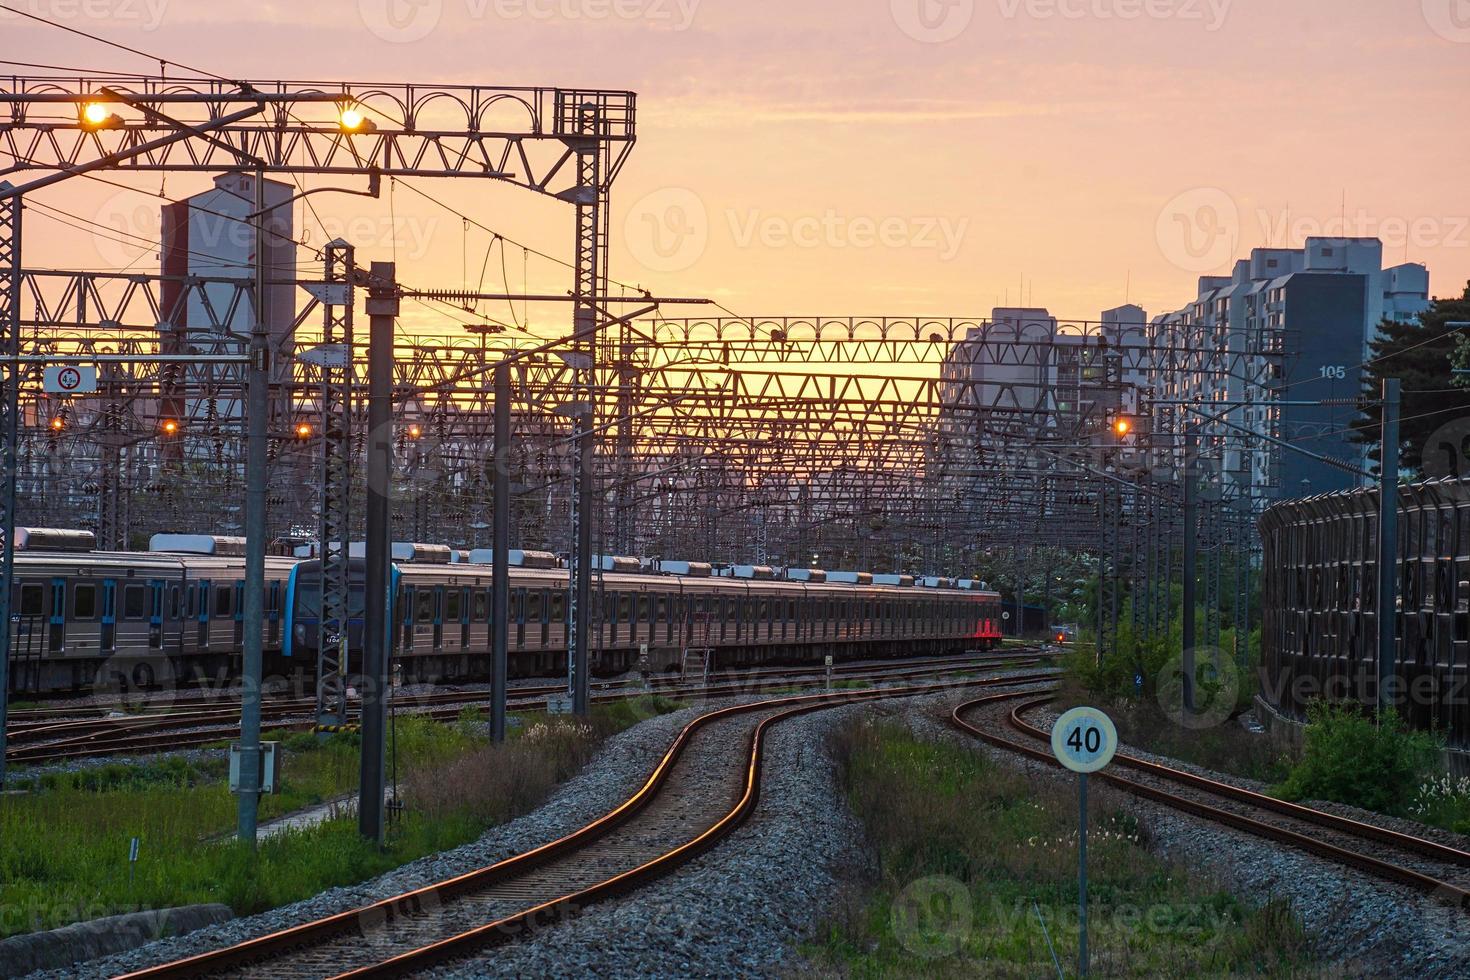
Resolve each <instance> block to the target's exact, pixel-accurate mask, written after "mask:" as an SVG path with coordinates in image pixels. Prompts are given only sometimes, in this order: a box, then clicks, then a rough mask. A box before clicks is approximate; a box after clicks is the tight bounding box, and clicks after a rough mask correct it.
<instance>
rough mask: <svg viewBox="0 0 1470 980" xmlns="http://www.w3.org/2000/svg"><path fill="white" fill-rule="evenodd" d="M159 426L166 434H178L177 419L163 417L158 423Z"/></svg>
mask: <svg viewBox="0 0 1470 980" xmlns="http://www.w3.org/2000/svg"><path fill="white" fill-rule="evenodd" d="M159 428H160V429H162V430H163V434H164V435H166V436H176V435H178V434H179V423H178V420H177V419H164V420H163V422H162V424H160V425H159Z"/></svg>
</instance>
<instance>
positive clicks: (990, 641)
mask: <svg viewBox="0 0 1470 980" xmlns="http://www.w3.org/2000/svg"><path fill="white" fill-rule="evenodd" d="M15 541H16V554H15V578H14V586H13V592H12V600H11V601H12V606H11V608H12V617H11V624H10V629H11V631H12V641H13V643H12V648H11V649H12V662H11V667H12V669H11V677H12V681H11V683H12V686H13V690H15V691H18V692H36V693H42V692H48V691H65V690H79V689H83V688H87V687H90V686H93V685H94V684H95V683H97V682H98V679H99V678H101V679H102V680H103V681H104V682H105V683H106V684H107V685H108V686H116V685H123V686H127V685H135V686H151V685H154V684H159V683H171V682H172V681H173V680H174V679H181V680H182V679H189V678H212V679H214V680H215V682H216V683H218V681H219V680H220V679H221V678H224V677H229V676H234V675H235V674H237V673H238V670H239V657H240V645H241V640H242V637H243V632H244V628H245V623H244V621H243V616H242V610H241V606H242V598H243V592H244V547H243V542H242V541H241V540H240V539H234V538H217V537H212V536H207V535H158V536H155V539H154V541H153V542H152V546H153V548H154V549H155V550H153V551H150V552H142V553H134V552H99V551H94V550H91V535H89V534H87V533H86V532H74V531H58V530H49V529H31V530H27V529H18V530H17V533H16V537H15ZM488 557H489V556H488V552H481V551H475V552H453V551H451V550H450V549H448V548H444V547H441V546H425V545H404V544H399V545H395V546H394V563H393V570H392V592H393V596H394V601H393V620H392V624H393V625H392V636H393V652H394V657H395V658H396V662H397V663H398V664H399V665H400V667H401V669H402V670H403V673H404V676H405V677H406V678H407V679H461V678H473V677H479V676H483V675H484V674H485V673H486V672H487V658H488V655H489V651H490V586H491V568H490V566H489V564H488ZM481 559H483V561H481ZM598 564H599V565H600V566H601V567H600V569H599V570H598V571H596V572H594V588H593V602H592V610H591V613H590V616H591V618H590V623H591V633H590V636H589V646H590V648H591V649H592V650H593V663H594V667H595V669H596V670H597V671H598V672H600V673H613V672H618V671H622V670H625V669H628V668H630V667H633V666H643V667H644V668H645V669H650V670H659V669H666V668H670V667H674V666H677V665H678V664H679V662H680V658H681V657H682V655H683V653H684V651H685V650H687V649H699V650H708V651H710V652H711V656H712V657H713V659H714V661H715V662H716V663H717V664H719V665H720V666H737V665H744V664H755V663H793V662H802V661H808V662H820V661H821V659H822V658H823V657H824V656H826V655H829V654H830V655H832V656H833V657H834V658H837V659H842V658H853V657H858V656H863V657H877V656H890V655H899V654H902V655H916V654H919V655H922V654H929V653H933V654H939V653H946V652H956V651H961V650H966V649H989V648H991V647H993V646H995V645H997V644H998V643H999V642H1000V597H999V596H998V595H997V594H995V593H993V592H989V591H986V590H984V589H981V588H979V586H980V585H981V583H978V582H972V581H965V580H960V581H951V580H949V579H941V578H926V579H921V580H919V581H917V582H916V581H915V580H914V579H913V578H912V577H910V576H907V575H903V576H899V575H887V576H885V575H877V576H874V575H869V574H868V573H866V572H863V573H853V572H848V573H839V572H833V573H831V576H830V577H828V576H825V575H824V574H823V573H822V572H820V571H817V570H814V569H793V570H791V576H790V577H777V573H776V572H775V571H774V570H772V569H767V568H759V567H751V566H737V567H736V568H733V569H724V570H721V573H719V574H716V573H715V571H714V570H713V569H712V568H711V567H710V566H709V565H708V564H703V563H699V562H664V563H662V566H661V567H655V568H652V569H649V570H642V569H641V566H640V565H639V563H638V561H637V560H636V559H632V560H630V559H613V558H603V559H599V561H598ZM349 567H350V579H351V588H350V597H349V637H350V642H351V646H352V648H353V650H354V651H357V650H360V648H361V635H362V625H361V615H362V608H363V603H364V597H363V578H364V568H365V566H364V564H363V562H362V560H361V558H359V557H356V556H354V557H352V558H351V560H350V561H349ZM566 575H567V573H566V571H565V570H564V569H560V568H558V567H557V562H556V559H555V557H554V556H551V555H549V554H544V553H536V552H515V553H513V554H512V567H511V568H510V583H509V585H510V623H509V640H510V670H511V673H512V675H513V676H515V675H521V676H525V675H537V674H548V673H554V672H557V671H560V670H563V669H564V668H565V664H566V619H567V616H566V613H567V610H566V600H567V587H566V585H567V580H566ZM320 583H321V567H320V563H319V562H318V561H317V560H315V559H306V560H300V559H293V558H283V557H269V558H267V559H266V592H265V617H264V624H263V627H264V647H265V655H266V671H267V674H268V675H278V676H290V675H293V674H294V675H298V676H300V677H302V678H304V679H309V678H311V677H314V672H315V663H316V652H317V644H318V642H319V619H320V609H321V587H320ZM645 648H646V650H647V653H646V655H645V654H644V653H643V651H644V649H645ZM354 660H355V657H354ZM640 660H642V663H641V664H640Z"/></svg>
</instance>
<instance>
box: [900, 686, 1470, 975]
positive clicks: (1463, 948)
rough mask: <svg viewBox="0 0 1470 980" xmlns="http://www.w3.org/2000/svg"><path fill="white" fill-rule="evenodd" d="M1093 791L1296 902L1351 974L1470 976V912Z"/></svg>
mask: <svg viewBox="0 0 1470 980" xmlns="http://www.w3.org/2000/svg"><path fill="white" fill-rule="evenodd" d="M1006 710H1009V708H1007V709H1006ZM983 717H984V715H983V714H976V715H972V716H970V718H969V720H970V721H971V722H972V723H976V724H978V723H980V719H981V718H983ZM992 717H994V716H992ZM909 718H910V719H911V725H912V728H913V730H914V731H915V733H916V734H919V735H921V736H923V737H926V738H935V739H950V740H955V741H956V742H959V743H960V744H965V745H968V746H970V747H971V748H973V749H974V750H975V751H977V752H983V753H986V754H988V755H989V756H991V757H992V758H994V759H996V760H997V761H998V762H999V763H1000V764H1002V765H1005V766H1008V767H1011V768H1014V769H1018V770H1020V771H1022V772H1024V773H1025V774H1026V775H1027V776H1028V777H1029V778H1031V779H1034V780H1041V779H1050V780H1065V781H1067V782H1068V783H1070V782H1071V781H1072V778H1073V777H1071V776H1069V775H1067V774H1063V773H1062V772H1061V771H1060V770H1058V769H1056V768H1055V767H1052V766H1046V765H1043V764H1041V763H1039V762H1033V761H1029V760H1027V759H1025V758H1023V757H1021V756H1020V755H1018V754H1016V753H1013V752H1006V751H1004V750H1001V749H998V748H994V747H992V746H989V745H987V744H984V743H982V742H980V741H979V740H978V739H975V738H972V737H970V736H968V735H965V734H962V733H960V732H959V731H957V730H956V729H954V728H953V727H951V726H950V725H947V724H945V723H944V722H943V721H942V720H941V719H940V718H939V717H937V716H921V715H909ZM1030 719H1031V720H1032V722H1033V723H1035V724H1037V725H1039V726H1041V727H1045V726H1046V724H1048V723H1049V722H1050V720H1051V718H1050V717H1049V715H1048V714H1047V713H1046V712H1044V711H1037V712H1033V713H1031V715H1030ZM1004 734H1005V735H1006V737H1008V738H1017V739H1019V738H1021V736H1019V735H1017V734H1016V733H1014V732H1011V731H1009V730H1005V732H1004ZM1120 749H1121V750H1124V751H1127V752H1129V753H1130V754H1133V755H1138V756H1140V757H1143V758H1147V759H1149V760H1150V761H1157V762H1162V763H1165V764H1168V765H1176V766H1180V767H1181V768H1186V769H1188V770H1189V771H1191V772H1195V773H1196V774H1198V775H1204V776H1209V777H1211V778H1215V779H1221V780H1223V781H1227V782H1231V783H1235V784H1237V785H1248V784H1249V783H1250V781H1249V780H1241V779H1239V778H1235V777H1229V776H1222V775H1221V774H1219V773H1214V772H1211V771H1209V770H1205V769H1201V768H1200V767H1198V766H1181V765H1180V764H1179V763H1177V762H1176V761H1174V760H1170V759H1167V758H1163V757H1158V756H1152V755H1150V754H1148V753H1143V752H1138V751H1136V750H1134V749H1132V748H1129V747H1126V746H1120ZM1253 788H1254V787H1253ZM1095 791H1096V792H1097V793H1098V794H1099V795H1100V796H1101V798H1102V799H1104V800H1106V801H1107V803H1108V805H1115V806H1118V807H1120V808H1122V809H1125V810H1127V811H1129V812H1131V813H1133V814H1135V815H1136V816H1137V817H1138V819H1139V820H1140V822H1141V823H1142V824H1143V826H1144V827H1145V828H1146V831H1147V839H1148V840H1149V842H1150V849H1151V850H1153V851H1155V852H1156V853H1159V854H1161V855H1164V856H1166V857H1170V858H1173V859H1174V860H1177V861H1178V862H1180V863H1181V864H1182V865H1183V866H1185V867H1186V868H1189V869H1191V870H1192V871H1194V872H1195V873H1202V874H1206V875H1212V876H1214V877H1215V878H1216V879H1217V880H1218V881H1219V882H1220V883H1221V885H1222V886H1223V887H1225V888H1227V889H1229V890H1230V891H1232V892H1234V893H1235V894H1237V895H1239V896H1240V897H1242V898H1243V899H1245V900H1247V901H1254V902H1257V903H1260V904H1264V903H1266V902H1269V901H1273V900H1283V899H1285V900H1287V901H1289V902H1290V903H1291V906H1292V909H1293V910H1294V911H1295V912H1296V914H1297V915H1298V916H1299V917H1300V918H1301V920H1302V922H1303V923H1304V924H1305V926H1306V928H1307V930H1308V932H1309V933H1311V935H1312V937H1313V939H1314V941H1315V943H1316V948H1317V952H1318V954H1319V956H1321V958H1322V960H1323V961H1324V962H1325V963H1327V964H1331V965H1333V966H1336V967H1338V968H1340V969H1342V970H1344V971H1345V972H1346V975H1349V976H1359V975H1364V976H1405V977H1407V976H1413V977H1465V976H1470V943H1467V940H1466V935H1467V933H1466V929H1467V927H1470V917H1467V916H1465V915H1462V914H1461V913H1459V912H1457V911H1455V910H1454V909H1451V908H1448V907H1446V906H1443V905H1440V904H1438V903H1437V902H1435V901H1433V900H1432V899H1431V898H1429V897H1428V896H1425V895H1422V894H1420V893H1418V892H1415V891H1412V890H1410V889H1408V888H1405V887H1402V886H1399V885H1394V884H1391V883H1389V882H1385V881H1383V880H1382V879H1379V878H1376V877H1372V876H1369V875H1366V874H1362V873H1360V872H1357V871H1354V870H1352V869H1350V868H1346V867H1344V866H1342V865H1340V864H1336V863H1333V862H1330V861H1327V860H1325V859H1322V858H1318V857H1316V856H1314V855H1311V854H1307V853H1304V852H1302V851H1298V850H1294V849H1291V848H1289V847H1285V846H1283V845H1280V844H1276V843H1273V842H1270V841H1266V840H1263V839H1262V838H1260V837H1257V836H1255V835H1253V834H1249V833H1246V832H1244V831H1238V830H1234V829H1231V828H1228V827H1223V826H1221V825H1218V824H1215V823H1211V822H1210V821H1207V820H1204V819H1203V818H1198V817H1194V816H1191V815H1188V814H1185V813H1181V812H1180V811H1178V810H1175V809H1173V808H1171V807H1167V806H1164V805H1162V804H1157V803H1152V802H1149V801H1147V800H1142V799H1139V798H1138V797H1135V796H1132V795H1130V794H1127V793H1124V792H1122V791H1119V790H1116V789H1113V788H1111V787H1108V786H1106V785H1098V786H1097V787H1096V790H1095ZM1332 809H1334V810H1335V811H1337V812H1345V813H1346V812H1348V811H1351V812H1350V813H1349V814H1348V815H1351V816H1353V817H1355V818H1356V819H1365V820H1371V821H1372V822H1374V823H1379V824H1382V825H1385V826H1394V827H1395V829H1406V830H1408V832H1411V833H1416V834H1417V835H1419V836H1424V837H1430V838H1435V837H1439V836H1440V835H1438V834H1435V833H1433V832H1431V828H1426V827H1422V826H1420V825H1417V824H1412V825H1410V824H1408V822H1407V821H1394V820H1390V819H1389V818H1385V817H1381V816H1378V815H1376V814H1368V813H1365V812H1363V811H1356V810H1352V808H1347V807H1335V806H1334V807H1332ZM1409 828H1412V829H1409ZM1450 836H1454V835H1450Z"/></svg>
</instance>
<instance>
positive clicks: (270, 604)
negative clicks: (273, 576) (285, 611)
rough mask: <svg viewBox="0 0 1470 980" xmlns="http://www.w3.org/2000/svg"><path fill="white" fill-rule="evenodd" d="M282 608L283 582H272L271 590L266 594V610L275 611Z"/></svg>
mask: <svg viewBox="0 0 1470 980" xmlns="http://www.w3.org/2000/svg"><path fill="white" fill-rule="evenodd" d="M280 608H281V583H280V582H272V583H271V587H270V591H268V592H267V593H266V595H265V611H266V612H275V611H276V610H278V609H280Z"/></svg>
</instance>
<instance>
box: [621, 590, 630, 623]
mask: <svg viewBox="0 0 1470 980" xmlns="http://www.w3.org/2000/svg"><path fill="white" fill-rule="evenodd" d="M632 617H633V597H632V596H630V595H628V594H627V593H626V592H619V593H618V621H619V622H622V623H630V622H632V621H633V619H632Z"/></svg>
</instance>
